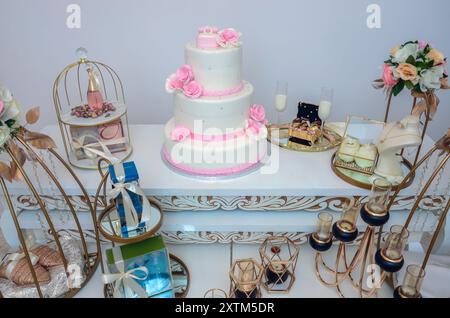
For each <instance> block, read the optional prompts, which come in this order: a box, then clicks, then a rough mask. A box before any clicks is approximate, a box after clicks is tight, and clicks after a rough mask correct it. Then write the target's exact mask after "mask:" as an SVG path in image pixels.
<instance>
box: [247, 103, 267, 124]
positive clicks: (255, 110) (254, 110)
mask: <svg viewBox="0 0 450 318" xmlns="http://www.w3.org/2000/svg"><path fill="white" fill-rule="evenodd" d="M249 117H250V119H253V120H254V121H256V122H259V123H261V124H263V125H266V124H267V120H266V110H265V109H264V106H262V105H256V104H255V105H253V106H252V107H250V111H249Z"/></svg>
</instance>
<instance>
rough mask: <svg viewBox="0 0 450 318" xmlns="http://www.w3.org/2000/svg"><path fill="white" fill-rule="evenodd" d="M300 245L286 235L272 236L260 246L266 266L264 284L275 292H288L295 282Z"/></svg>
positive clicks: (263, 264)
mask: <svg viewBox="0 0 450 318" xmlns="http://www.w3.org/2000/svg"><path fill="white" fill-rule="evenodd" d="M299 251H300V249H299V247H298V246H296V245H295V243H294V242H293V241H291V240H290V239H289V238H287V237H285V236H270V237H268V238H267V239H266V240H265V241H264V242H263V243H262V245H261V247H260V248H259V254H260V256H261V263H262V266H263V268H264V275H263V276H262V277H263V281H262V286H263V287H264V288H265V289H266V290H267V291H268V292H273V293H277V292H278V293H288V292H289V291H290V290H291V288H292V286H293V285H294V282H295V268H296V266H297V260H298V254H299Z"/></svg>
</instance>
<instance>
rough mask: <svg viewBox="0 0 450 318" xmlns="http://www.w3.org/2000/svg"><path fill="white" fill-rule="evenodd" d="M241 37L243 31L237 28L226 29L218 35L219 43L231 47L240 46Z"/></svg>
mask: <svg viewBox="0 0 450 318" xmlns="http://www.w3.org/2000/svg"><path fill="white" fill-rule="evenodd" d="M240 38H241V33H240V32H239V31H237V30H235V29H231V28H229V29H224V30H222V31H220V32H219V35H218V37H217V44H219V45H220V46H221V47H224V48H229V47H239V46H241V42H239V40H240Z"/></svg>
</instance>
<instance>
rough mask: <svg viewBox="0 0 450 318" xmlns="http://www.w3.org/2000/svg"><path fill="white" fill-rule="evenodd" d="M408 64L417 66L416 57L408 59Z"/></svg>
mask: <svg viewBox="0 0 450 318" xmlns="http://www.w3.org/2000/svg"><path fill="white" fill-rule="evenodd" d="M406 63H408V64H411V65H414V66H416V59H415V58H414V56H412V55H410V56H409V57H408V58H407V59H406Z"/></svg>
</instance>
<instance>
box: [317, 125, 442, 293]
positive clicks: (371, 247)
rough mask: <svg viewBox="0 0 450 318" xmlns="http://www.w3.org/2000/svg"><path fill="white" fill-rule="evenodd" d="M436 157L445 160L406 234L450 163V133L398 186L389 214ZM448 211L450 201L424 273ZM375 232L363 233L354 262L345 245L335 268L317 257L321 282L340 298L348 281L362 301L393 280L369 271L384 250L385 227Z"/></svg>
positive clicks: (422, 194)
mask: <svg viewBox="0 0 450 318" xmlns="http://www.w3.org/2000/svg"><path fill="white" fill-rule="evenodd" d="M435 153H439V155H440V156H441V158H442V159H441V160H440V162H439V164H438V165H437V168H436V169H435V171H433V172H432V174H431V176H430V177H429V179H428V181H427V182H426V185H425V186H424V188H423V189H422V190H421V191H420V193H419V194H418V196H417V199H416V202H415V204H414V205H413V207H412V209H411V212H410V213H409V215H408V218H407V220H406V223H405V224H404V226H403V229H405V230H407V229H408V227H409V225H410V223H411V220H412V218H413V216H414V214H415V213H416V211H417V209H418V208H419V204H420V202H421V201H422V200H423V198H424V196H425V194H426V192H427V191H428V189H429V188H430V186H431V185H432V184H433V181H434V180H435V179H436V177H437V176H438V175H439V174H440V173H442V170H443V169H444V168H445V166H446V164H447V162H448V160H449V159H450V130H449V132H448V133H447V135H446V136H444V137H443V138H442V139H440V140H439V141H438V142H437V143H436V145H435V146H434V147H433V148H432V149H431V150H430V151H429V152H428V153H427V154H426V155H425V157H423V158H422V159H421V160H420V161H418V162H417V164H416V165H415V166H414V167H413V168H412V169H411V171H410V173H409V174H408V175H407V176H406V177H405V179H404V181H403V182H402V183H401V184H400V185H399V186H398V188H397V189H396V191H395V192H394V194H393V195H392V196H391V198H390V200H389V203H388V205H387V210H388V211H389V210H390V209H391V207H392V206H393V204H394V202H395V200H396V198H397V197H398V195H399V193H400V191H401V189H403V188H404V187H405V185H406V184H407V183H408V182H409V180H410V179H411V178H412V177H413V176H414V174H415V173H416V172H417V170H418V169H419V168H420V167H421V166H422V165H423V164H424V163H425V162H426V161H427V160H429V159H430V158H431V156H432V155H433V154H435ZM449 210H450V200H449V199H448V198H447V203H446V204H445V207H444V209H443V212H442V215H440V218H439V222H438V225H437V227H436V230H435V231H434V234H433V236H432V239H431V242H430V245H429V247H428V250H427V251H426V254H425V257H424V260H423V263H422V269H423V270H425V267H426V265H427V263H428V260H429V258H430V255H431V252H432V250H433V247H434V245H435V243H436V240H437V238H438V235H439V233H440V231H441V230H442V228H443V226H444V224H445V220H446V217H447V214H448V211H449ZM376 230H377V229H376V227H373V226H367V228H366V231H365V232H364V235H363V237H362V239H361V241H360V243H359V246H358V249H357V251H356V253H355V254H354V256H353V257H352V259H351V260H350V262H349V261H348V259H347V254H348V251H347V249H348V247H347V244H345V243H340V244H339V247H338V250H337V253H336V261H335V264H334V267H331V266H329V265H327V264H326V262H325V260H324V259H323V256H322V253H320V252H318V253H317V254H316V257H315V272H316V276H317V278H318V279H319V281H320V282H321V283H322V284H324V285H325V286H328V287H334V288H336V290H337V292H338V294H339V295H340V296H341V297H344V293H343V291H342V283H344V281H346V280H350V283H351V284H352V285H353V287H355V288H356V289H357V290H358V293H359V295H360V297H373V296H376V295H377V292H378V290H379V288H381V286H382V285H383V283H384V282H386V280H387V279H388V278H389V277H390V274H389V273H387V272H385V271H383V270H381V272H380V275H379V276H378V277H377V275H375V274H376V273H375V271H376V270H377V269H376V268H375V267H373V266H372V267H371V268H370V269H366V265H367V264H376V261H375V257H374V255H375V252H376V250H379V249H380V247H381V241H382V235H383V226H380V227H378V233H377V234H376ZM358 270H359V273H358ZM323 272H326V273H329V274H331V276H332V277H333V280H331V281H327V280H326V279H324V278H323V274H322V273H323ZM356 274H359V279H358V280H355V278H354V276H355V275H356ZM365 278H366V280H365ZM367 278H372V280H371V283H372V284H370V285H371V286H369V287H365V286H364V282H365V281H366V282H367V281H368V280H367ZM375 278H377V280H378V281H377V282H376V281H375V280H374V279H375Z"/></svg>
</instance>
